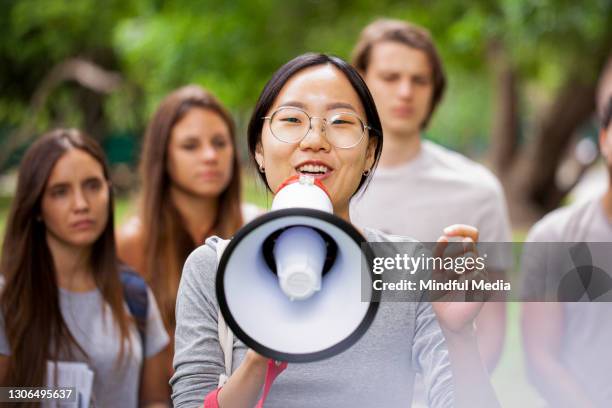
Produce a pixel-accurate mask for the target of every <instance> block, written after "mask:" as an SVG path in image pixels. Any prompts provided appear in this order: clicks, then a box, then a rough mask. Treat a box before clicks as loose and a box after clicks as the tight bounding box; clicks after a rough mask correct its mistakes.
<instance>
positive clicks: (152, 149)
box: [119, 85, 253, 372]
mask: <svg viewBox="0 0 612 408" xmlns="http://www.w3.org/2000/svg"><path fill="white" fill-rule="evenodd" d="M140 175H141V182H142V191H141V197H140V210H139V214H138V216H137V217H134V218H132V219H131V220H129V221H128V222H127V224H126V225H125V226H124V227H123V229H122V231H121V234H120V237H119V256H120V258H121V259H122V260H123V261H125V262H126V263H128V264H129V265H130V266H132V267H133V268H135V269H136V270H137V271H138V272H140V273H141V274H142V275H143V276H144V277H145V278H146V279H147V281H148V282H149V283H150V285H151V287H152V289H153V291H154V293H155V297H156V299H157V300H158V301H159V304H160V309H161V312H162V316H163V318H164V322H165V323H166V328H167V329H168V331H169V332H170V333H171V335H172V333H173V332H174V326H175V319H174V308H175V303H176V293H177V291H178V285H179V281H180V277H181V271H182V269H183V264H184V263H185V260H186V259H187V256H188V255H189V254H190V253H191V252H192V251H193V250H194V249H195V248H196V247H198V246H199V245H201V244H202V243H203V242H204V240H205V238H207V237H208V236H211V235H218V236H221V237H224V238H229V237H231V236H232V235H233V234H234V232H235V231H236V230H238V228H240V227H241V226H242V224H243V220H245V219H248V218H251V217H252V214H253V209H252V207H247V206H244V205H241V199H240V188H241V183H240V165H239V161H238V155H237V149H236V135H235V126H234V122H233V120H232V118H231V115H230V114H229V112H228V111H227V110H226V109H225V108H224V107H223V106H222V105H221V103H220V102H219V101H218V100H217V99H216V98H215V97H214V96H213V95H212V94H210V93H209V92H207V91H206V90H204V89H202V88H201V87H199V86H197V85H188V86H185V87H182V88H179V89H177V90H175V91H174V92H172V93H171V94H169V95H168V96H167V97H166V98H165V99H164V100H163V101H162V102H161V104H160V105H159V107H158V109H157V111H156V112H155V114H154V115H153V117H152V119H151V121H150V123H149V125H148V128H147V131H146V134H145V138H144V144H143V149H142V156H141V159H140ZM167 362H168V370H170V371H169V372H171V370H172V355H171V354H169V355H168V360H167Z"/></svg>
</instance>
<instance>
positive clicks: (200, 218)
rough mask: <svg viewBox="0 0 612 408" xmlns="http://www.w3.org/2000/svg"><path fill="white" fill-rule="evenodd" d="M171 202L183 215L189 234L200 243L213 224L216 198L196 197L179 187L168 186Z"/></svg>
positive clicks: (216, 207) (216, 206)
mask: <svg viewBox="0 0 612 408" xmlns="http://www.w3.org/2000/svg"><path fill="white" fill-rule="evenodd" d="M170 198H171V199H172V203H173V204H174V206H175V207H176V209H177V210H178V212H179V214H181V216H182V217H183V220H184V222H185V227H186V228H187V232H189V236H191V239H193V242H195V243H196V244H198V245H199V244H201V243H202V240H203V239H204V238H206V234H207V233H208V232H210V230H211V228H212V227H213V226H214V224H215V220H216V217H217V210H218V206H219V200H218V198H216V197H214V198H208V197H198V196H196V195H193V194H189V193H187V192H185V191H183V190H181V189H179V188H176V187H174V186H173V187H170Z"/></svg>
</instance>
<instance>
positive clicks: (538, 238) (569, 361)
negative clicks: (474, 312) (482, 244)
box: [521, 197, 612, 407]
mask: <svg viewBox="0 0 612 408" xmlns="http://www.w3.org/2000/svg"><path fill="white" fill-rule="evenodd" d="M527 242H529V243H532V242H537V243H548V244H542V245H543V246H544V245H548V246H549V247H552V245H554V244H552V243H570V244H571V245H573V244H574V243H576V244H580V243H593V244H590V245H589V251H590V256H591V257H592V259H591V262H592V265H594V266H597V267H600V268H602V269H603V270H604V271H606V272H608V274H609V273H610V265H611V261H610V247H611V246H612V244H611V243H612V222H610V220H609V219H608V218H607V217H606V215H605V212H604V209H603V206H602V204H601V197H599V198H597V199H594V200H590V201H588V202H586V203H579V204H574V205H571V206H569V207H564V208H561V209H558V210H556V211H553V212H552V213H550V214H548V215H547V216H546V217H544V218H543V219H542V220H540V221H539V222H538V223H537V224H535V225H534V226H533V227H532V228H531V230H530V231H529V235H528V237H527ZM527 245H529V244H527ZM531 245H533V244H531ZM535 245H537V244H535ZM543 246H542V248H543ZM552 248H558V249H559V250H563V249H565V248H568V246H567V245H563V244H557V246H556V247H552ZM538 249H539V248H538V247H537V246H534V247H532V251H531V255H536V256H537V255H540V257H546V256H547V254H545V253H544V251H542V250H538ZM544 261H545V259H544V260H541V259H537V258H536V257H534V256H532V257H530V258H529V259H526V257H525V256H524V257H523V261H522V265H521V273H522V274H523V276H522V283H523V291H525V292H528V291H530V290H533V288H538V287H540V286H541V285H542V284H543V282H545V281H548V282H550V281H551V279H550V278H551V276H550V275H551V274H558V275H559V277H562V276H563V274H564V273H565V272H567V271H568V269H567V268H560V269H559V270H550V269H548V270H547V268H544V267H537V265H542V264H544ZM567 264H569V262H565V261H564V265H567ZM553 277H554V276H553ZM557 281H558V279H557ZM592 284H593V283H592ZM607 299H609V297H608V298H607ZM562 306H563V313H564V319H563V333H562V342H561V351H560V354H561V360H562V362H563V365H564V366H565V367H566V368H567V369H568V370H569V371H570V372H571V373H572V375H573V377H574V378H575V379H576V381H577V382H578V383H579V384H580V385H581V386H582V387H583V389H584V390H585V391H586V393H587V394H588V395H589V397H590V398H591V399H592V400H593V402H594V403H595V406H596V407H609V406H610V402H611V401H612V386H611V385H610V384H611V383H610V368H611V367H612V347H611V345H612V320H611V319H610V318H611V317H612V303H611V302H609V301H607V302H564V303H562Z"/></svg>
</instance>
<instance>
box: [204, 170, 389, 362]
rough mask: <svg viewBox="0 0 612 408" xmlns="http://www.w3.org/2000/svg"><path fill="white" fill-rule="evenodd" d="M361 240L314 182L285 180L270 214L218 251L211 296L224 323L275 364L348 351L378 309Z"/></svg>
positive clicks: (367, 253)
mask: <svg viewBox="0 0 612 408" xmlns="http://www.w3.org/2000/svg"><path fill="white" fill-rule="evenodd" d="M363 243H365V238H364V237H363V236H362V235H361V234H360V233H359V231H357V230H356V229H355V227H353V226H352V225H351V224H349V223H348V222H346V221H344V220H342V219H341V218H339V217H336V216H334V215H333V207H332V203H331V200H330V198H329V195H328V193H327V191H326V190H325V187H324V186H323V184H321V182H320V181H318V180H315V179H314V178H313V177H309V176H304V175H302V176H293V177H291V178H289V179H288V180H287V181H285V182H284V183H283V184H282V185H281V186H280V187H279V189H278V191H277V193H276V195H275V197H274V201H273V202H272V210H271V211H270V212H269V213H267V214H265V215H262V216H260V217H258V218H256V219H255V220H253V221H252V222H250V223H249V224H247V225H245V226H244V227H243V228H241V229H240V230H239V231H238V232H237V233H236V235H235V236H234V238H233V239H232V240H231V241H230V243H229V244H228V246H227V248H226V249H225V251H224V252H223V255H222V257H221V259H220V261H219V267H218V269H217V281H216V292H217V300H218V302H219V308H220V310H221V313H222V314H223V317H224V319H225V321H226V322H227V324H228V326H229V327H230V329H231V330H232V332H233V333H234V334H235V335H236V336H237V337H238V338H239V339H240V340H242V342H243V343H244V344H245V345H247V346H248V347H250V348H252V349H253V350H255V351H257V352H258V353H259V354H262V355H264V356H266V357H269V358H272V359H275V360H279V361H287V362H309V361H316V360H321V359H324V358H329V357H331V356H333V355H335V354H338V353H340V352H342V351H344V350H346V349H347V348H348V347H350V346H352V345H353V344H354V343H355V342H356V341H357V340H358V339H359V338H360V337H361V336H362V335H363V334H364V333H365V331H366V330H367V329H368V327H369V326H370V324H371V323H372V321H373V320H374V317H375V315H376V312H377V310H378V303H377V302H376V301H374V291H373V287H372V280H373V277H372V272H371V270H370V268H369V265H371V264H372V255H371V253H370V251H369V249H368V247H367V246H365V245H362V244H363Z"/></svg>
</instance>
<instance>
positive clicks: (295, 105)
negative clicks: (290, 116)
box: [281, 101, 306, 109]
mask: <svg viewBox="0 0 612 408" xmlns="http://www.w3.org/2000/svg"><path fill="white" fill-rule="evenodd" d="M281 107H292V108H300V109H306V105H305V104H303V103H302V102H298V101H289V102H284V103H282V104H281Z"/></svg>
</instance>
